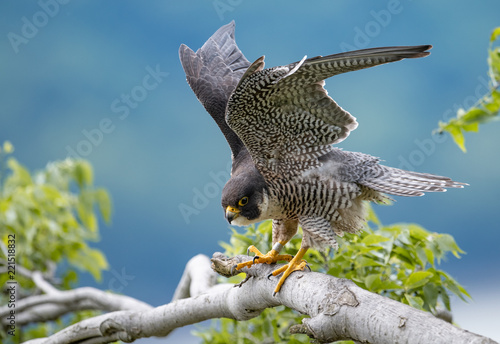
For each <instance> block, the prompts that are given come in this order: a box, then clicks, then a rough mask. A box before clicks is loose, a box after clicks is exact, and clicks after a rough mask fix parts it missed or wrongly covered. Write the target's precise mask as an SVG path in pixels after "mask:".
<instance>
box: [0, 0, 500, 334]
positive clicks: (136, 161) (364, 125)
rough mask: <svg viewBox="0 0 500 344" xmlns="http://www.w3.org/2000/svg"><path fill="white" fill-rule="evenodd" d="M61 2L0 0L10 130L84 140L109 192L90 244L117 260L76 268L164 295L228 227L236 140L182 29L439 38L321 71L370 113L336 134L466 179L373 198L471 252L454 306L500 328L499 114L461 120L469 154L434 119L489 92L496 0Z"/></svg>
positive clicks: (312, 38)
mask: <svg viewBox="0 0 500 344" xmlns="http://www.w3.org/2000/svg"><path fill="white" fill-rule="evenodd" d="M60 1H61V2H65V1H62V0H60ZM55 3H56V2H55V0H41V1H39V2H35V1H14V0H10V1H7V0H4V1H2V2H0V35H1V37H2V38H1V39H0V61H1V63H0V74H1V76H2V77H1V78H0V90H1V93H0V99H1V103H0V104H1V105H0V141H4V140H10V141H11V142H12V143H13V144H14V146H15V148H16V151H15V156H16V158H18V160H19V161H21V162H22V163H23V164H25V165H26V166H27V167H28V168H30V169H31V170H33V169H40V168H43V167H44V166H45V164H46V163H47V162H48V161H53V160H58V159H64V158H65V157H66V156H67V155H68V152H70V151H74V152H76V153H77V154H79V155H80V156H81V157H83V158H86V159H88V160H90V161H91V162H92V164H93V166H94V168H95V176H96V184H97V185H99V186H103V187H106V188H107V189H108V190H109V191H110V192H111V194H112V196H113V200H114V216H113V222H112V224H111V225H110V226H108V227H105V226H103V227H102V229H101V233H102V240H101V242H99V243H98V244H96V245H95V246H96V247H98V248H100V249H102V250H103V251H104V252H105V254H106V256H107V258H108V260H109V263H110V266H111V269H110V271H108V272H106V273H105V274H104V277H103V281H102V282H101V283H100V284H96V283H94V282H93V281H92V279H91V278H90V277H88V276H83V278H82V284H85V285H96V286H97V287H99V288H101V289H112V290H115V291H118V292H121V293H125V294H127V295H130V296H133V297H136V298H139V299H141V300H143V301H146V302H149V303H151V304H153V305H161V304H164V303H166V302H168V301H169V300H170V298H171V296H172V294H173V291H174V289H175V287H176V285H177V282H178V281H179V278H180V276H181V274H182V271H183V268H184V265H185V263H186V262H187V261H188V260H189V258H191V257H192V256H194V255H196V254H198V253H204V254H207V255H209V256H211V255H212V253H213V252H214V251H218V250H220V247H219V245H218V242H219V241H221V240H224V241H227V240H228V238H229V232H230V231H229V228H228V226H227V223H226V222H225V219H224V217H223V213H222V208H221V206H220V191H221V185H222V179H223V178H225V176H227V171H228V169H227V167H228V163H229V162H230V152H229V148H228V146H227V145H226V142H225V140H224V138H223V136H222V135H221V134H220V132H219V129H218V128H217V126H216V125H215V123H213V122H212V119H211V118H210V116H209V115H208V114H207V113H206V112H205V111H204V109H203V107H202V106H201V105H200V104H199V103H198V102H197V100H196V98H195V96H194V94H193V93H192V92H191V89H190V88H189V86H188V85H187V83H186V81H185V75H184V72H183V70H182V67H181V65H180V62H179V58H178V48H179V46H180V44H181V43H185V44H187V45H188V46H189V47H191V48H192V49H194V50H196V49H198V48H199V47H201V45H202V44H203V43H204V42H205V41H206V39H207V38H208V37H209V36H210V35H212V33H213V32H214V31H215V30H216V29H218V28H219V27H220V26H221V25H223V24H226V23H228V22H229V21H231V20H233V19H234V20H235V21H236V40H237V42H238V45H239V47H240V49H241V50H242V51H243V53H244V54H245V55H246V57H247V58H248V59H249V60H251V61H253V60H255V59H256V58H258V57H259V56H261V55H264V54H265V55H266V63H267V66H268V67H271V66H275V65H282V64H288V63H290V62H294V61H297V60H300V59H301V58H302V57H303V56H304V55H306V54H307V55H308V56H310V57H312V56H316V55H327V54H332V53H336V52H341V51H343V50H346V49H357V48H365V47H376V46H386V45H416V44H433V45H434V48H433V49H432V54H431V56H430V57H427V58H425V59H418V60H406V61H402V62H398V63H394V64H391V65H385V66H381V67H377V68H373V69H369V70H364V71H360V72H356V73H348V74H344V75H340V76H337V77H335V78H333V79H330V80H328V81H327V85H326V87H327V89H328V91H329V94H330V95H331V96H332V97H333V98H334V99H335V100H336V101H337V102H338V103H339V104H340V105H341V106H342V107H344V108H345V109H347V110H348V111H350V112H351V113H352V114H353V115H354V116H355V117H357V119H358V121H359V123H360V125H359V127H358V129H357V130H356V131H355V132H353V133H352V134H351V136H350V137H349V138H348V139H347V140H346V141H345V142H343V143H342V144H341V147H343V148H344V149H347V150H353V151H362V152H364V153H369V154H372V155H375V156H379V157H381V158H382V159H384V160H385V164H387V165H390V166H395V167H404V168H407V169H413V170H417V171H422V172H429V173H434V174H441V175H446V176H450V177H453V178H454V179H455V180H458V181H462V182H467V183H469V184H470V186H469V187H467V188H466V189H464V190H451V191H449V192H447V193H444V194H429V195H427V196H425V197H424V198H412V199H409V198H398V202H397V203H396V204H394V205H393V206H390V207H376V211H377V213H378V215H379V216H380V218H381V220H382V221H383V222H384V223H386V224H390V223H395V222H402V221H404V222H416V223H419V224H421V225H423V226H424V227H426V228H428V229H429V230H432V231H436V232H443V233H450V234H452V235H453V236H454V237H455V238H456V240H457V242H458V244H459V245H460V246H461V247H462V248H463V249H464V250H465V251H466V252H467V254H466V255H464V256H463V257H462V258H461V259H460V260H458V259H456V258H454V257H449V259H448V261H446V262H444V263H443V264H442V266H441V268H443V269H444V270H446V271H448V272H449V273H451V275H452V276H454V277H455V278H456V279H457V280H458V281H459V282H461V283H462V284H463V285H464V286H465V287H466V288H468V290H469V291H470V292H471V293H472V296H473V297H474V300H473V301H471V302H470V303H468V304H464V303H462V302H461V301H460V300H456V301H455V302H454V304H453V307H454V310H455V321H456V322H457V323H458V324H460V325H461V326H462V327H464V328H466V329H468V330H471V331H476V332H478V333H481V334H484V335H489V336H491V337H493V338H494V339H496V340H500V331H499V329H498V319H499V318H500V311H499V310H498V304H500V287H499V283H500V269H499V268H498V261H499V259H500V250H498V243H499V241H500V230H499V224H498V214H499V212H500V201H499V199H498V195H497V193H498V190H499V186H500V183H499V174H500V161H499V153H498V146H499V144H500V135H498V131H499V124H498V123H495V122H493V123H491V124H488V125H485V126H482V127H481V129H480V133H479V134H468V135H466V140H467V141H466V144H467V148H468V151H469V152H468V153H467V154H463V153H462V152H461V151H460V150H459V149H458V148H457V147H456V146H455V144H454V143H453V142H452V140H451V139H450V138H449V137H447V136H444V137H439V136H433V135H432V131H433V129H435V128H436V127H437V123H438V121H439V120H445V119H447V118H449V117H450V116H451V115H454V114H455V112H456V109H457V108H459V107H464V106H465V107H466V106H470V105H472V104H473V103H474V102H475V100H477V99H478V96H480V95H483V94H484V93H485V92H486V86H485V84H486V83H487V76H486V73H487V63H486V54H487V47H488V39H489V36H490V33H491V31H492V30H493V28H495V27H497V26H500V17H499V16H498V14H499V13H500V3H499V2H498V1H497V0H484V1H481V2H474V4H472V2H468V1H451V0H445V1H439V2H436V1H431V0H423V1H411V0H399V1H396V0H389V1H373V2H370V3H369V4H368V3H367V2H365V1H357V0H351V1H335V2H333V1H325V0H323V1H315V2H313V3H306V2H303V1H284V0H277V1H272V2H251V1H243V0H231V1H229V0H216V1H189V2H187V1H186V2H182V1H175V2H174V1H147V2H139V1H127V0H124V1H120V2H98V1H86V2H81V1H80V2H77V1H67V0H66V3H64V4H59V3H57V4H58V5H57V6H54V4H55ZM43 7H44V8H45V9H43ZM41 13H42V14H41ZM43 13H48V14H43ZM32 25H36V26H32ZM16 35H17V38H16V39H17V40H15V42H14V43H13V42H12V40H13V37H15V36H16ZM21 36H25V37H24V38H22V39H19V37H21ZM151 70H156V79H155V78H152V77H149V79H148V80H147V82H148V83H147V86H148V88H149V89H147V90H146V91H145V92H144V90H145V89H144V88H141V85H143V82H144V80H145V78H148V77H147V75H148V74H151ZM167 73H168V75H167ZM127 94H129V95H130V94H132V98H130V99H131V101H130V102H129V103H128V105H127V103H126V101H125V100H124V99H125V98H123V97H122V95H127ZM186 207H191V208H192V209H195V210H196V213H193V214H191V215H186V214H183V213H182V212H181V210H180V209H181V208H184V209H186ZM264 249H265V248H264ZM118 276H121V277H118ZM495 304H496V306H495V307H494V306H493V305H495ZM186 333H187V330H181V331H178V332H177V333H174V337H169V338H167V339H163V340H162V342H166V343H169V342H170V343H173V342H176V341H177V340H179V338H181V337H182V336H184V335H185V334H186ZM195 342H196V341H195Z"/></svg>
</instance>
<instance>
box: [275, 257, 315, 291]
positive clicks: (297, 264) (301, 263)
mask: <svg viewBox="0 0 500 344" xmlns="http://www.w3.org/2000/svg"><path fill="white" fill-rule="evenodd" d="M306 251H307V249H305V248H301V249H300V250H299V252H297V255H296V256H295V257H294V258H293V259H292V260H291V261H290V262H289V263H288V264H286V265H283V266H282V267H281V268H279V269H276V270H274V271H273V272H272V273H271V274H270V275H269V276H268V277H271V276H278V275H279V274H280V273H282V272H283V275H282V276H281V278H280V280H279V281H278V285H277V286H276V288H275V289H274V293H273V296H275V295H276V294H277V293H278V292H279V291H280V289H281V286H282V285H283V283H285V280H286V279H287V277H288V276H290V274H291V273H292V272H294V271H303V270H304V268H305V267H306V266H307V262H306V261H305V260H303V259H302V257H303V256H304V254H305V253H306Z"/></svg>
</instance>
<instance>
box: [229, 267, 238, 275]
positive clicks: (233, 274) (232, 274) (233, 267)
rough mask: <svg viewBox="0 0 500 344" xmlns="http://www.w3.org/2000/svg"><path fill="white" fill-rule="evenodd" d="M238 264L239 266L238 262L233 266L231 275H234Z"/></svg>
mask: <svg viewBox="0 0 500 344" xmlns="http://www.w3.org/2000/svg"><path fill="white" fill-rule="evenodd" d="M237 266H238V265H237V264H236V265H233V266H231V276H232V275H234V269H236V267H237Z"/></svg>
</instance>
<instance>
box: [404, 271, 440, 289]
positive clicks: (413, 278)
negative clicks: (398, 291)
mask: <svg viewBox="0 0 500 344" xmlns="http://www.w3.org/2000/svg"><path fill="white" fill-rule="evenodd" d="M432 276H433V273H432V272H428V271H416V272H414V273H412V274H411V275H410V277H408V279H407V280H406V281H405V283H404V286H405V288H406V289H407V290H410V289H414V288H418V287H421V286H423V285H424V284H426V283H427V282H428V281H429V280H430V279H431V278H432Z"/></svg>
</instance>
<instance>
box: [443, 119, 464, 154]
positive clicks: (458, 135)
mask: <svg viewBox="0 0 500 344" xmlns="http://www.w3.org/2000/svg"><path fill="white" fill-rule="evenodd" d="M448 132H449V133H450V134H451V137H452V138H453V141H455V143H456V144H457V146H458V147H460V149H461V150H462V152H464V153H466V152H467V149H466V148H465V138H464V134H463V133H462V130H460V128H458V127H455V126H450V127H449V129H448Z"/></svg>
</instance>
